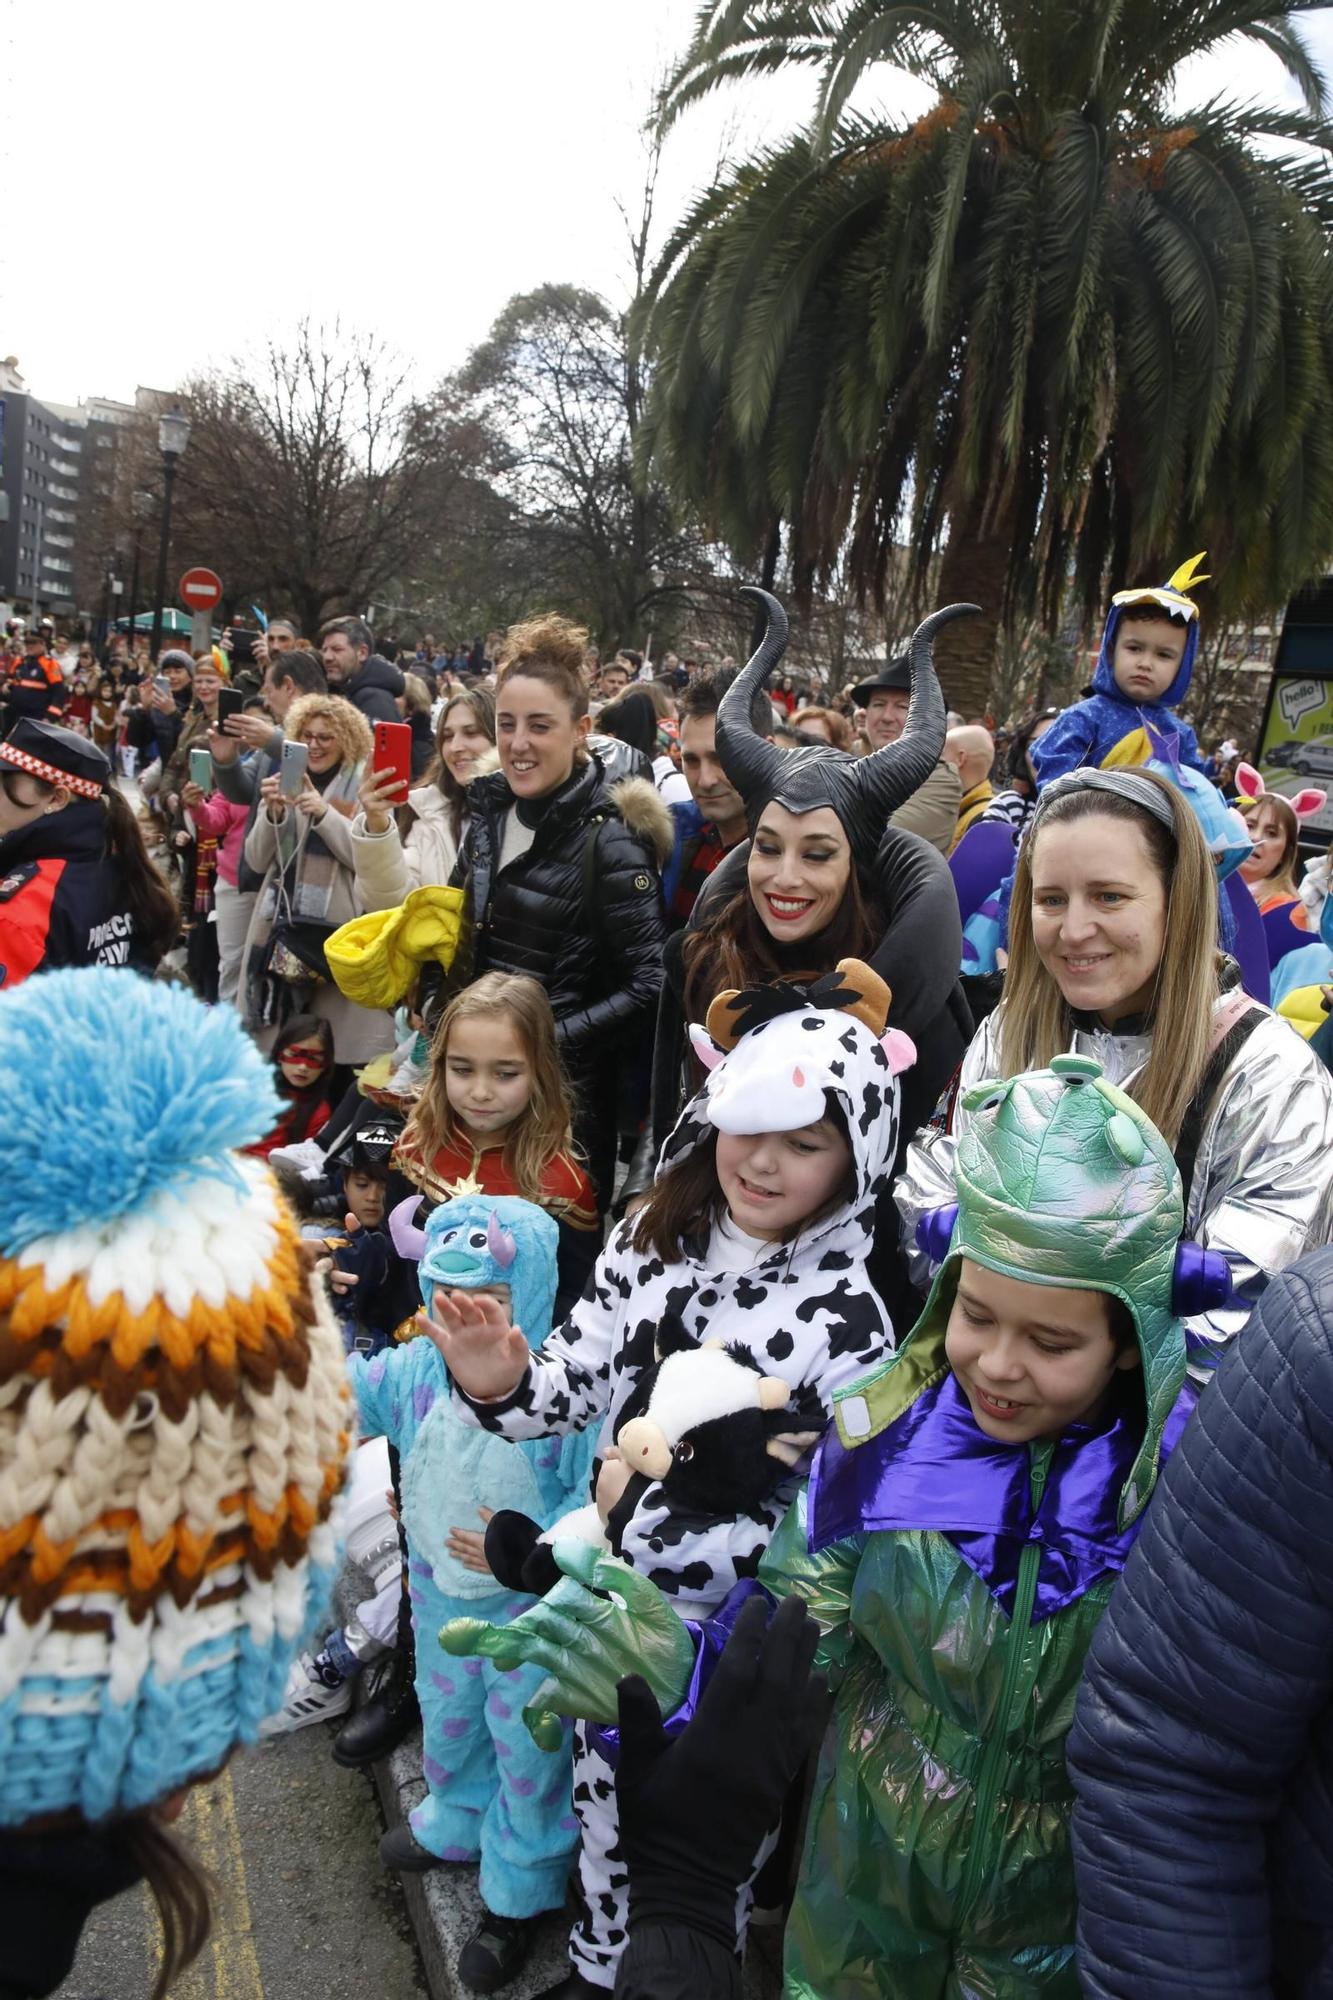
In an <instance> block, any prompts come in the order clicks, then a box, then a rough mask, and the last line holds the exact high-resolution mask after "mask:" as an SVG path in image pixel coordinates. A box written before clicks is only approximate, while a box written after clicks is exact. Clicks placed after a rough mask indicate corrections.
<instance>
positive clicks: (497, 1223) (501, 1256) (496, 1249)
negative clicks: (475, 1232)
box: [486, 1209, 518, 1271]
mask: <svg viewBox="0 0 1333 2000" xmlns="http://www.w3.org/2000/svg"><path fill="white" fill-rule="evenodd" d="M486 1248H487V1249H488V1250H489V1251H490V1253H491V1256H492V1257H493V1258H494V1259H495V1261H496V1263H497V1264H498V1265H499V1266H500V1269H501V1270H502V1271H507V1270H508V1269H509V1266H510V1265H511V1264H512V1263H513V1261H514V1256H515V1253H516V1251H517V1250H518V1245H517V1243H515V1241H514V1238H513V1235H512V1234H511V1232H510V1231H509V1230H508V1229H506V1228H505V1226H504V1224H503V1223H502V1222H501V1220H500V1218H499V1216H498V1215H496V1213H495V1211H494V1210H493V1209H492V1211H491V1219H490V1221H489V1222H488V1223H487V1224H486Z"/></svg>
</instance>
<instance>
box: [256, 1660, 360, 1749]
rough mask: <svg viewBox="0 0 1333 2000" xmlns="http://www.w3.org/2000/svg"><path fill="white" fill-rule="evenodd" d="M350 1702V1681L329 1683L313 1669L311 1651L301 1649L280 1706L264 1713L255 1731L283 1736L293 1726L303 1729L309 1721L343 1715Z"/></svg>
mask: <svg viewBox="0 0 1333 2000" xmlns="http://www.w3.org/2000/svg"><path fill="white" fill-rule="evenodd" d="M351 1706H352V1683H351V1682H350V1681H338V1682H337V1683H336V1684H335V1685H334V1686H333V1687H330V1686H329V1685H328V1684H327V1682H325V1681H322V1680H321V1679H320V1677H319V1675H318V1673H317V1672H316V1671H315V1659H314V1655H313V1654H312V1653H302V1655H301V1657H300V1659H299V1660H293V1661H292V1665H291V1671H290V1672H289V1674H288V1675H287V1691H286V1694H285V1696H284V1697H283V1703H282V1707H281V1708H280V1709H279V1710H278V1712H277V1714H276V1715H270V1716H266V1717H265V1719H264V1721H263V1722H261V1723H260V1725H259V1734H260V1735H261V1737H262V1736H286V1735H288V1734H289V1733H290V1732H291V1731H292V1730H293V1729H304V1728H305V1727H306V1724H307V1723H310V1722H332V1721H334V1719H335V1718H336V1717H337V1716H340V1715H346V1713H347V1711H348V1709H349V1708H350V1707H351Z"/></svg>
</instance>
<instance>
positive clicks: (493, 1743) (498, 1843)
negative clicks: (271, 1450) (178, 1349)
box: [348, 1194, 597, 1917]
mask: <svg viewBox="0 0 1333 2000" xmlns="http://www.w3.org/2000/svg"><path fill="white" fill-rule="evenodd" d="M557 1241H558V1230H557V1228H556V1224H555V1223H554V1221H553V1220H552V1219H551V1217H550V1216H549V1215H547V1214H546V1213H545V1211H544V1210H542V1209H539V1208H535V1207H533V1205H532V1204H531V1203H530V1202H526V1201H520V1200H518V1199H517V1198H516V1197H514V1196H509V1195H499V1196H492V1195H480V1194H479V1195H468V1196H464V1197H462V1198H460V1199H458V1200H455V1201H448V1202H444V1203H442V1204H441V1205H440V1207H438V1208H437V1209H435V1210H434V1212H433V1213H432V1215H431V1217H430V1220H429V1222H428V1223H427V1225H426V1228H425V1231H424V1232H423V1233H422V1234H421V1241H420V1246H419V1247H420V1268H419V1275H420V1280H421V1296H422V1299H423V1301H424V1302H425V1303H426V1304H427V1305H428V1306H429V1304H430V1300H431V1296H432V1293H433V1291H434V1289H435V1287H436V1286H437V1285H440V1286H444V1287H447V1288H448V1289H450V1290H454V1289H457V1290H460V1291H476V1290H480V1289H482V1288H483V1287H485V1286H493V1285H502V1284H503V1285H508V1287H509V1294H510V1309H511V1314H512V1317H513V1320H514V1322H515V1324H516V1325H518V1326H521V1327H522V1328H523V1331H524V1334H525V1335H526V1337H527V1340H528V1344H529V1345H530V1346H531V1347H533V1348H534V1349H536V1348H539V1347H540V1346H541V1344H542V1342H543V1340H544V1339H545V1338H546V1335H547V1334H548V1332H549V1331H550V1325H551V1309H552V1306H553V1304H554V1301H555V1275H556V1274H555V1256H556V1245H557ZM348 1368H349V1370H350V1374H351V1380H352V1386H353V1389H354V1390H355V1392H356V1398H357V1404H358V1409H359V1413H360V1422H361V1426H362V1429H363V1430H364V1431H367V1432H370V1433H376V1432H379V1433H382V1434H383V1435H384V1436H385V1437H387V1438H388V1439H389V1441H390V1442H391V1443H392V1444H395V1445H396V1446H397V1447H398V1450H399V1451H400V1452H401V1454H402V1461H403V1472H402V1496H403V1526H404V1529H405V1531H406V1534H407V1541H408V1550H409V1561H408V1573H409V1579H410V1596H411V1600H412V1611H413V1621H412V1622H413V1626H414V1628H415V1631H416V1662H417V1664H416V1687H417V1697H418V1699H419V1701H420V1703H421V1716H422V1723H423V1726H424V1741H423V1746H422V1747H423V1757H422V1764H423V1769H424V1772H425V1777H426V1783H427V1785H428V1786H429V1791H428V1793H427V1796H426V1797H425V1799H424V1800H423V1801H422V1803H421V1804H420V1805H419V1806H417V1807H416V1809H415V1810H414V1812H413V1813H412V1821H411V1823H412V1832H413V1834H414V1835H415V1836H416V1838H417V1840H418V1841H419V1842H420V1843H421V1845H422V1846H423V1847H426V1848H429V1850H430V1851H431V1853H432V1854H438V1855H439V1856H440V1858H441V1860H444V1861H473V1860H476V1859H477V1858H478V1856H479V1857H480V1861H481V1878H480V1884H479V1886H480V1890H481V1897H482V1901H483V1902H484V1903H485V1905H486V1907H487V1909H488V1910H492V1911H494V1912H495V1914H496V1915H497V1916H505V1917H531V1916H536V1915H537V1913H538V1912H539V1911H541V1910H549V1909H554V1908H557V1907H558V1906H559V1904H560V1902H561V1901H562V1899H563V1897H564V1893H565V1881H566V1877H567V1876H568V1873H569V1857H570V1855H571V1853H572V1851H573V1848H574V1844H575V1841H576V1838H577V1834H578V1822H577V1821H576V1820H575V1818H574V1816H573V1811H572V1807H571V1804H570V1753H569V1732H568V1729H566V1732H565V1741H564V1746H563V1750H562V1754H560V1755H559V1756H558V1757H552V1756H550V1755H549V1754H548V1753H547V1752H545V1751H542V1750H539V1749H538V1748H537V1746H536V1745H535V1743H534V1742H533V1740H532V1738H531V1736H530V1735H529V1733H528V1731H527V1730H526V1729H525V1728H524V1726H523V1721H522V1712H523V1709H524V1707H525V1706H526V1705H527V1704H528V1703H530V1701H531V1700H532V1697H533V1695H534V1693H535V1692H536V1690H537V1688H538V1686H539V1684H540V1682H541V1678H542V1676H541V1674H540V1673H539V1672H538V1671H537V1670H536V1669H535V1668H532V1667H518V1668H515V1669H514V1670H513V1671H511V1672H503V1671H501V1670H500V1669H499V1668H498V1667H496V1666H495V1665H493V1664H492V1662H490V1661H489V1660H481V1659H468V1660H455V1659H451V1658H450V1657H449V1656H448V1654H446V1653H445V1652H444V1651H443V1650H442V1649H441V1647H440V1645H439V1643H438V1638H437V1634H438V1633H439V1630H440V1627H441V1626H442V1625H444V1624H446V1623H447V1622H448V1621H449V1620H450V1619H451V1618H459V1617H474V1618H484V1619H487V1620H489V1621H490V1622H491V1623H494V1624H506V1623H507V1622H508V1621H509V1620H510V1619H511V1618H514V1617H516V1616H517V1615H518V1613H519V1612H521V1611H524V1610H526V1609H527V1608H528V1607H529V1605H530V1604H531V1602H532V1600H531V1598H529V1597H525V1596H519V1595H516V1594H515V1593H513V1592H511V1591H507V1590H504V1589H501V1588H500V1587H499V1586H498V1585H497V1584H496V1582H495V1579H494V1578H493V1577H491V1576H484V1575H480V1574H478V1573H477V1572H476V1571H473V1570H469V1569H465V1568H464V1566H463V1565H462V1563H460V1562H459V1561H458V1560H457V1558H456V1557H454V1556H452V1555H450V1554H449V1552H448V1549H447V1547H446V1538H447V1536H448V1534H449V1531H450V1529H451V1528H455V1527H459V1528H478V1527H480V1525H481V1524H480V1522H479V1521H478V1518H477V1510H478V1508H480V1507H490V1508H493V1509H499V1508H507V1507H509V1508H516V1509H518V1510H520V1511H521V1512H523V1513H526V1514H530V1515H531V1516H532V1517H533V1518H534V1519H536V1520H539V1521H540V1522H541V1523H542V1525H543V1527H550V1526H551V1525H552V1524H553V1523H554V1522H556V1521H558V1520H559V1519H561V1517H562V1516H563V1515H565V1514H567V1513H569V1512H571V1511H572V1510H573V1509H574V1508H577V1507H580V1506H581V1505H582V1504H583V1503H584V1502H585V1501H586V1500H587V1498H588V1494H589V1491H590V1478H591V1468H592V1465H593V1461H594V1458H595V1456H596V1445H597V1441H596V1436H595V1434H593V1433H586V1432H585V1433H581V1434H577V1435H574V1436H571V1437H566V1438H558V1437H553V1438H541V1439H537V1440H534V1441H533V1442H531V1443H528V1444H511V1443H509V1442H507V1441H506V1440H505V1439H503V1438H499V1437H496V1436H494V1435H493V1434H492V1433H491V1432H489V1431H483V1430H478V1429H476V1428H475V1427H474V1426H472V1425H468V1424H463V1423H460V1422H459V1420H458V1418H457V1416H456V1414H455V1411H454V1405H453V1400H452V1398H451V1396H450V1394H449V1376H448V1371H447V1370H446V1368H445V1366H444V1363H443V1361H442V1360H441V1359H440V1356H439V1354H438V1353H437V1351H436V1349H435V1347H434V1346H433V1345H432V1343H431V1342H430V1341H429V1340H426V1339H415V1340H410V1341H408V1342H407V1343H406V1344H405V1345H402V1346H399V1347H396V1348H392V1349H390V1350H389V1351H388V1352H386V1353H384V1354H379V1355H376V1356H375V1357H374V1358H373V1359H372V1360H369V1361H366V1360H363V1359H362V1358H361V1357H360V1356H357V1355H353V1356H352V1357H351V1358H350V1360H349V1362H348Z"/></svg>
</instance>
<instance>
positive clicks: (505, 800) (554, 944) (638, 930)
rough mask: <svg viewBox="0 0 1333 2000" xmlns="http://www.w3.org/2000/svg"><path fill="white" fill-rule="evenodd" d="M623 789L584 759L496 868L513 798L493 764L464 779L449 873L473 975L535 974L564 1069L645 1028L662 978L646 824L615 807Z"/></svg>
mask: <svg viewBox="0 0 1333 2000" xmlns="http://www.w3.org/2000/svg"><path fill="white" fill-rule="evenodd" d="M627 790H628V788H625V787H617V788H616V793H615V795H614V796H613V794H612V792H611V791H610V790H609V788H608V787H607V785H606V784H605V782H604V779H603V775H602V767H601V764H600V762H599V761H598V759H597V758H596V756H592V757H590V758H589V759H588V762H587V763H586V764H585V765H583V766H581V767H580V768H579V769H578V770H576V771H575V772H574V775H573V776H572V777H571V778H570V779H569V780H568V782H567V783H566V784H565V785H563V786H562V787H561V788H560V790H559V791H558V792H556V793H555V794H554V795H553V796H552V798H551V799H550V800H549V801H548V802H547V803H546V808H545V811H544V812H543V813H542V816H541V818H540V820H539V821H538V823H537V827H536V832H535V836H534V838H533V843H532V846H531V847H530V848H529V849H528V851H527V853H526V854H523V855H520V856H519V858H518V859H517V860H516V861H511V862H510V864H509V866H508V867H507V868H506V869H504V871H503V872H502V873H499V874H497V872H496V869H497V864H498V860H499V855H500V849H501V844H502V842H503V838H504V822H505V816H506V814H507V813H508V811H509V809H510V807H511V806H512V805H513V804H514V795H513V793H512V792H511V791H510V789H509V785H508V783H507V781H506V779H505V777H504V774H503V772H500V771H491V772H488V773H487V774H486V776H484V777H480V778H474V779H473V781H472V783H471V784H470V785H469V786H468V795H467V799H468V835H467V839H466V842H465V843H464V848H463V852H462V854H461V855H460V856H459V859H458V865H457V867H456V868H455V870H454V877H453V879H454V883H455V885H462V886H463V887H464V888H466V890H467V907H468V916H469V920H470V925H471V946H472V954H471V972H472V975H473V976H475V975H477V974H479V973H482V972H526V973H528V974H529V975H530V976H531V977H532V978H533V979H537V980H539V981H540V982H541V984H542V985H543V986H544V987H545V988H546V992H547V996H548V998H549V999H550V1002H551V1010H552V1012H553V1013H554V1015H555V1026H556V1038H557V1040H558V1042H559V1044H560V1053H561V1056H562V1057H563V1058H564V1061H565V1064H566V1067H567V1068H569V1069H570V1070H571V1071H572V1072H579V1071H583V1072H585V1073H586V1072H587V1071H589V1070H591V1068H592V1066H593V1061H594V1057H595V1056H599V1055H601V1054H602V1053H603V1052H604V1051H605V1050H606V1049H607V1048H608V1047H611V1046H614V1045H615V1044H616V1043H624V1042H626V1041H628V1040H629V1039H630V1037H631V1035H632V1034H633V1033H634V1031H635V1030H639V1031H642V1030H643V1029H644V1028H645V1027H646V1025H647V1023H648V1021H649V1020H650V1019H651V1017H652V1011H653V1008H654V1006H655V1005H656V1003H657V989H658V987H659V985H660V984H661V980H662V938H663V934H664V922H663V916H662V890H661V885H660V883H659V881H658V875H657V860H656V856H655V855H654V852H653V849H652V846H651V844H650V841H649V838H648V835H647V833H646V832H645V833H643V834H640V833H638V832H636V831H633V830H631V828H630V826H628V825H627V824H626V823H625V820H624V819H623V818H622V816H621V808H620V806H619V805H618V803H617V802H618V800H624V799H626V796H627ZM629 796H630V797H631V798H632V796H633V794H632V790H629ZM655 796H656V795H655V794H654V797H655Z"/></svg>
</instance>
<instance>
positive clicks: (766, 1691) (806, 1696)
mask: <svg viewBox="0 0 1333 2000" xmlns="http://www.w3.org/2000/svg"><path fill="white" fill-rule="evenodd" d="M768 1608H769V1607H768V1602H767V1600H766V1599H765V1598H762V1597H756V1598H752V1599H751V1600H750V1602H749V1603H748V1604H746V1606H745V1607H744V1609H743V1610H742V1612H741V1615H740V1617H739V1618H738V1619H737V1620H736V1625H735V1629H734V1630H733V1632H732V1634H731V1637H730V1639H728V1641H727V1644H726V1646H725V1648H724V1649H723V1652H722V1656H721V1658H720V1659H719V1661H718V1663H717V1666H716V1668H715V1669H714V1672H713V1677H712V1679H711V1680H710V1681H709V1683H708V1686H707V1687H706V1689H705V1690H704V1694H703V1698H702V1699H701V1701H700V1703H699V1707H698V1710H697V1711H696V1713H695V1715H694V1717H693V1719H692V1720H691V1721H690V1722H689V1723H687V1724H686V1726H685V1728H684V1730H683V1731H682V1732H681V1734H680V1735H679V1736H677V1737H675V1738H670V1737H668V1736H667V1735H666V1733H665V1731H664V1730H663V1727H662V1717H661V1712H660V1711H659V1709H658V1706H657V1703H656V1701H655V1700H654V1699H653V1696H652V1694H651V1693H650V1691H649V1689H648V1686H647V1683H646V1682H645V1681H643V1680H642V1679H641V1678H640V1677H639V1675H637V1674H630V1675H628V1676H627V1677H626V1679H624V1680H623V1681H621V1682H620V1685H619V1688H618V1691H617V1692H618V1695H619V1705H620V1762H619V1766H618V1769H617V1772H616V1797H617V1800H618V1802H619V1806H620V1841H621V1847H622V1849H623V1852H624V1856H625V1863H626V1866H627V1867H628V1869H629V1902H630V1928H631V1930H633V1929H634V1927H635V1925H636V1924H645V1923H666V1924H682V1925H684V1926H685V1927H686V1928H688V1929H691V1930H699V1931H704V1932H706V1933H708V1934H709V1935H710V1936H712V1937H715V1938H717V1939H718V1941H719V1942H721V1943H723V1944H725V1945H727V1946H728V1948H732V1947H734V1944H735V1937H736V1896H737V1892H738V1891H739V1889H740V1885H741V1884H742V1882H746V1881H748V1880H749V1878H750V1875H751V1873H752V1872H753V1869H754V1863H755V1857H756V1855H757V1854H758V1852H759V1848H760V1844H761V1843H762V1841H763V1839H764V1836H765V1834H767V1833H768V1832H770V1831H771V1829H772V1828H773V1827H774V1826H776V1824H777V1821H778V1817H779V1814H780V1813H781V1811H782V1804H783V1800H784V1799H785V1798H786V1796H787V1792H788V1790H789V1788H790V1786H791V1783H792V1780H793V1778H794V1777H795V1776H796V1773H797V1772H798V1771H799V1770H800V1768H801V1765H802V1763H803V1761H804V1759H805V1756H806V1753H807V1752H808V1750H809V1749H810V1747H811V1745H812V1744H813V1743H814V1742H815V1741H816V1739H817V1737H818V1735H819V1733H820V1731H821V1730H822V1727H823V1720H824V1715H825V1712H826V1709H827V1690H826V1687H825V1682H824V1677H823V1675H822V1674H815V1675H812V1674H811V1671H810V1669H811V1663H812V1662H813V1660H814V1656H815V1648H816V1647H817V1645H818V1643H819V1628H818V1626H817V1625H816V1624H815V1621H814V1619H813V1618H811V1617H810V1616H809V1615H808V1613H807V1612H806V1609H805V1606H804V1604H803V1603H802V1602H801V1600H800V1599H799V1598H798V1597H788V1598H785V1599H784V1600H783V1602H782V1603H781V1604H780V1605H779V1606H778V1609H777V1610H776V1611H775V1612H774V1614H773V1619H772V1622H771V1624H768V1626H767V1630H765V1624H766V1621H767V1616H768Z"/></svg>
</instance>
